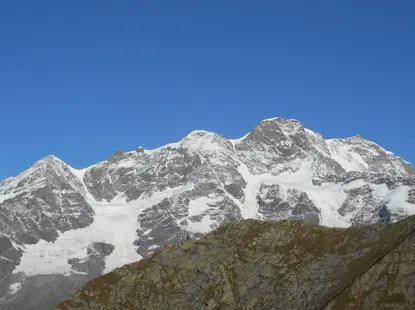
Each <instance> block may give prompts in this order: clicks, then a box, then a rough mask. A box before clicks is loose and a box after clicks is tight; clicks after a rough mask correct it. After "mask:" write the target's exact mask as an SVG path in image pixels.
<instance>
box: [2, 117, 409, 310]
mask: <svg viewBox="0 0 415 310" xmlns="http://www.w3.org/2000/svg"><path fill="white" fill-rule="evenodd" d="M412 214H415V167H414V166H412V165H411V164H410V163H408V162H406V161H404V160H403V159H401V158H399V157H397V156H395V155H394V154H393V153H391V152H389V151H387V150H385V149H383V148H382V147H381V146H379V145H377V144H376V143H373V142H370V141H367V140H365V139H364V138H362V137H361V136H359V135H357V136H354V137H351V138H346V139H324V138H323V137H322V136H321V135H320V134H318V133H315V132H313V131H311V130H309V129H306V128H304V126H303V125H302V124H301V123H300V122H299V121H297V120H292V119H285V118H273V119H267V120H264V121H262V122H260V123H259V124H258V125H257V126H256V127H255V128H253V129H252V130H251V131H250V132H249V133H248V134H247V135H245V136H243V137H242V138H240V139H227V138H225V137H224V136H222V135H219V134H215V133H212V132H207V131H193V132H191V133H190V134H189V135H187V136H186V137H185V138H183V139H182V140H181V141H179V142H176V143H172V144H168V145H166V146H163V147H160V148H158V149H154V150H145V149H143V148H142V147H139V148H137V149H136V150H134V151H130V152H122V151H119V150H118V151H116V152H115V153H114V154H113V155H112V156H111V157H109V158H108V159H107V160H105V161H103V162H100V163H97V164H96V165H93V166H91V167H88V168H85V169H82V170H78V169H74V168H72V167H71V166H69V165H68V164H66V163H65V162H63V161H62V160H60V159H58V158H56V157H55V156H48V157H46V158H44V159H42V160H40V161H38V162H36V163H35V164H34V165H32V166H31V167H29V168H28V169H27V170H26V171H24V172H22V173H21V174H19V175H17V176H15V177H12V178H8V179H5V180H3V181H0V306H1V308H2V309H50V308H51V307H52V306H54V305H56V304H58V303H59V302H60V301H61V300H63V299H64V298H65V297H67V296H69V295H70V294H72V292H74V291H75V290H77V289H79V288H80V287H81V286H82V285H83V284H85V283H86V282H87V281H89V280H91V279H93V278H96V277H98V276H100V275H102V274H106V273H108V272H111V271H112V270H114V269H115V268H118V267H121V266H123V265H125V264H128V263H133V262H136V261H138V260H140V259H142V258H143V257H146V256H148V255H150V254H152V253H154V252H156V251H159V250H160V248H163V247H164V245H166V244H167V243H179V242H182V241H188V240H194V239H198V238H200V237H201V236H203V235H204V234H206V233H209V232H211V231H212V230H214V229H217V228H218V227H220V226H221V225H223V224H226V223H230V222H237V221H241V220H244V219H257V220H264V221H268V220H287V219H291V220H300V221H304V222H307V223H310V224H318V225H320V226H327V227H337V228H346V227H349V226H357V227H360V226H361V225H366V224H374V223H378V222H380V221H387V222H388V221H391V222H396V221H400V220H402V219H405V218H406V217H408V216H410V215H412Z"/></svg>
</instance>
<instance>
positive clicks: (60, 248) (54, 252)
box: [14, 185, 193, 276]
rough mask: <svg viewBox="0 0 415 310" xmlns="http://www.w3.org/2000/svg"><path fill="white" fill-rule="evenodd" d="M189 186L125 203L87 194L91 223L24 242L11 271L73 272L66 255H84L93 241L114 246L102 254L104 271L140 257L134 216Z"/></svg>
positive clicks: (190, 186) (30, 272) (27, 272)
mask: <svg viewBox="0 0 415 310" xmlns="http://www.w3.org/2000/svg"><path fill="white" fill-rule="evenodd" d="M192 188H193V187H192V185H189V186H184V187H177V188H170V189H168V190H166V191H163V192H156V193H155V194H154V195H153V196H152V197H150V198H149V199H146V200H137V201H135V202H134V203H131V204H127V203H126V202H125V198H123V197H116V198H114V199H113V200H112V201H111V202H109V203H101V202H97V201H95V200H93V198H92V197H91V196H89V199H88V202H89V203H90V205H91V206H92V208H93V210H94V211H95V219H94V222H93V223H92V224H91V225H90V226H88V227H86V228H82V229H76V230H69V231H66V232H64V233H60V234H59V237H58V238H57V240H56V241H55V242H53V243H48V242H46V241H44V240H41V241H39V242H38V243H36V244H33V245H26V246H25V247H24V248H23V250H24V254H23V257H22V259H21V263H20V265H18V266H17V267H16V269H15V270H14V273H18V272H24V273H25V274H26V276H31V275H36V274H53V273H61V274H65V275H69V274H73V273H76V272H75V271H73V270H72V269H71V266H70V265H69V264H68V262H67V261H68V259H70V258H80V259H82V258H86V257H87V248H88V246H89V245H91V243H93V242H105V243H109V244H112V245H114V246H115V249H114V251H113V252H112V253H111V254H110V255H109V256H108V257H106V260H105V264H106V268H105V270H104V273H107V272H110V271H111V270H113V269H115V268H118V267H121V266H123V265H125V264H128V263H132V262H135V261H138V260H140V259H141V258H142V257H141V256H140V255H138V254H137V252H136V247H135V246H134V244H133V243H134V241H135V240H136V239H137V237H138V236H137V232H136V230H137V229H138V228H139V224H138V221H137V218H138V215H139V214H140V212H141V211H142V210H144V209H145V208H147V207H150V206H152V205H154V204H156V203H158V202H160V201H161V200H162V199H164V198H165V197H168V196H173V195H175V194H179V193H182V192H184V191H187V190H190V189H192Z"/></svg>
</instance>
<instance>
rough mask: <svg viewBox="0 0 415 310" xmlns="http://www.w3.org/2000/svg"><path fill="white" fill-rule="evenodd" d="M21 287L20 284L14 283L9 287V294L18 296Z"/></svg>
mask: <svg viewBox="0 0 415 310" xmlns="http://www.w3.org/2000/svg"><path fill="white" fill-rule="evenodd" d="M21 287H22V285H21V284H20V283H13V284H12V285H10V286H9V291H8V294H10V295H14V294H16V293H17V292H18V291H19V290H20V288H21Z"/></svg>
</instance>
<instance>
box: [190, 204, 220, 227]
mask: <svg viewBox="0 0 415 310" xmlns="http://www.w3.org/2000/svg"><path fill="white" fill-rule="evenodd" d="M220 200H221V199H220V198H219V199H218V198H209V197H200V198H197V199H194V200H191V201H190V202H189V211H188V212H189V216H197V215H202V214H204V216H203V218H202V220H201V221H200V222H193V221H189V224H188V226H187V228H186V229H187V230H189V231H191V232H193V233H207V232H209V231H211V230H212V227H211V226H212V225H214V224H215V223H216V222H215V221H213V220H212V219H211V218H210V214H208V212H207V211H208V210H209V208H210V207H209V205H208V204H214V203H218V202H219V201H220Z"/></svg>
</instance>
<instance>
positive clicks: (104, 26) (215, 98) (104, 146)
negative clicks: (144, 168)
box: [0, 0, 415, 179]
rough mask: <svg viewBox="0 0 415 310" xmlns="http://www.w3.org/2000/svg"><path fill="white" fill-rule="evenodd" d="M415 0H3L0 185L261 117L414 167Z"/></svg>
mask: <svg viewBox="0 0 415 310" xmlns="http://www.w3.org/2000/svg"><path fill="white" fill-rule="evenodd" d="M414 18H415V1H413V0H406V1H405V0H401V1H390V0H387V1H386V0H376V1H374V0H373V1H372V0H364V1H362V0H347V1H346V0H344V1H343V0H339V1H332V0H327V1H309V0H304V1H299V0H293V1H276V0H271V1H265V0H263V1H257V0H252V1H243V0H226V1H224V0H209V1H194V0H189V1H181V0H174V1H170V0H165V1H157V0H155V1H136V0H131V1H122V0H120V1H114V0H111V1H106V0H99V1H98V0H97V1H93V0H88V1H84V0H82V1H81V0H71V1H55V0H54V1H43V0H37V1H32V0H30V1H24V0H20V1H0V115H1V120H0V121H1V122H0V124H1V129H2V133H1V138H2V139H1V143H0V147H1V149H0V179H2V178H5V177H8V176H12V175H15V174H17V173H19V172H21V171H22V170H24V169H26V168H27V167H28V166H29V165H31V164H32V163H33V162H35V161H36V160H38V159H40V158H42V157H45V156H47V155H49V154H54V155H56V156H58V157H59V158H61V159H63V160H64V161H66V162H67V163H69V164H70V165H72V166H74V167H76V168H83V167H86V166H89V165H91V164H93V163H96V162H98V161H100V160H104V159H106V158H107V157H109V156H110V155H111V154H112V153H113V152H114V151H115V150H116V149H121V150H125V151H128V150H132V149H135V148H136V147H137V146H139V145H142V146H144V147H145V148H147V149H151V148H154V147H158V146H161V145H164V144H166V143H170V142H174V141H177V140H180V139H181V138H182V137H183V136H185V135H186V134H187V133H189V132H190V131H192V130H194V129H205V130H210V131H214V132H217V133H221V134H223V135H225V136H226V137H229V138H237V137H240V136H242V135H244V134H245V133H247V132H248V131H250V130H251V129H252V128H253V127H254V126H255V125H256V124H257V123H258V122H259V121H260V120H262V119H264V118H269V117H274V116H283V117H287V118H296V119H298V120H300V121H301V122H302V123H303V124H304V125H305V127H307V128H310V129H312V130H315V131H317V132H321V133H322V134H323V135H324V136H325V137H327V138H332V137H347V136H353V135H355V134H357V133H359V134H361V135H362V136H363V137H364V138H367V139H369V140H373V141H375V142H377V143H378V144H380V145H382V146H383V147H385V148H387V149H389V150H391V151H393V152H394V153H395V154H397V155H400V156H402V157H403V158H405V159H406V160H408V161H411V162H415V22H414Z"/></svg>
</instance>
